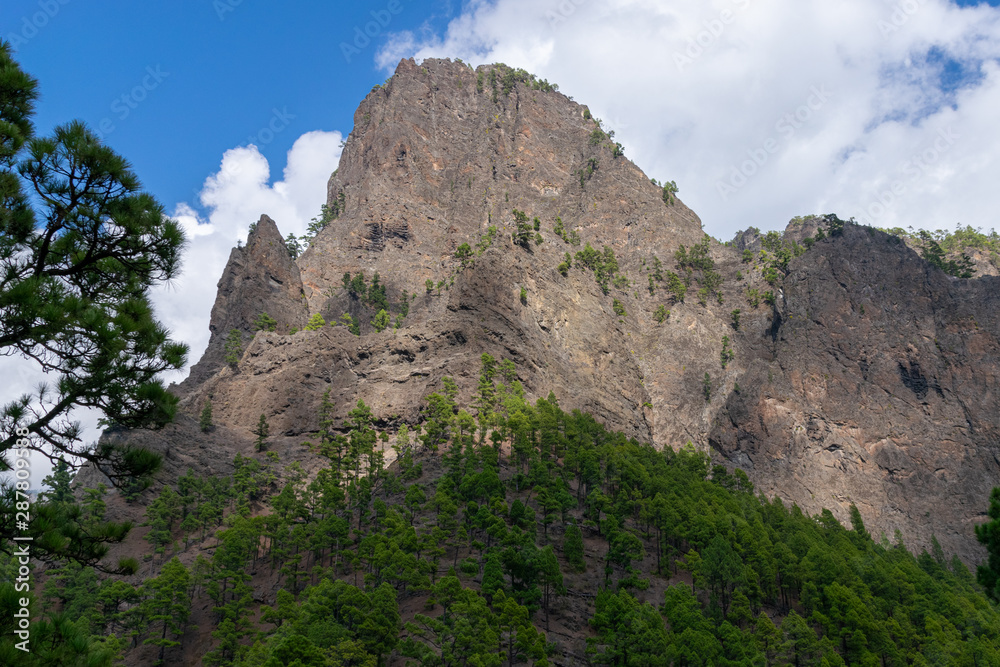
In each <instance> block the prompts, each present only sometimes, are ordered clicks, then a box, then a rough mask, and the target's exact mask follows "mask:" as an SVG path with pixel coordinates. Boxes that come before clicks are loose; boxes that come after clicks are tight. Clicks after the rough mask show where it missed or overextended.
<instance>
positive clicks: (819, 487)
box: [709, 226, 1000, 561]
mask: <svg viewBox="0 0 1000 667" xmlns="http://www.w3.org/2000/svg"><path fill="white" fill-rule="evenodd" d="M998 288H1000V280H998V279H997V278H996V277H994V276H984V277H982V278H978V279H975V280H958V279H955V278H950V277H948V276H946V275H945V274H944V273H942V272H941V271H939V270H937V269H935V268H933V267H931V266H930V265H929V264H927V263H926V262H924V261H923V260H922V259H920V258H919V257H918V256H917V255H916V253H915V252H913V250H911V249H909V248H908V247H907V246H906V245H904V244H903V243H901V242H900V240H899V239H898V238H896V237H894V236H890V235H887V234H884V233H882V232H877V231H874V230H868V229H864V228H858V227H852V226H848V227H847V228H846V229H845V233H844V235H843V236H842V237H839V238H835V239H832V240H829V241H825V242H821V243H817V244H816V246H815V247H814V248H813V249H812V250H810V251H809V252H808V253H806V254H805V255H803V256H801V257H799V258H798V259H796V260H793V264H792V266H791V273H790V274H789V276H788V277H787V278H786V279H785V282H784V294H783V298H782V299H780V300H779V302H778V303H777V304H776V309H775V317H776V322H777V326H776V327H775V329H774V343H773V352H772V355H773V356H772V357H771V360H769V359H766V358H761V359H760V360H758V361H755V362H754V363H752V364H751V365H750V368H749V369H748V370H747V372H746V374H745V375H744V376H743V377H741V378H740V380H739V384H740V391H739V392H733V393H731V394H730V395H729V397H728V399H727V401H726V408H725V410H724V412H723V414H722V415H720V418H719V420H718V422H717V424H716V426H715V427H714V428H713V429H712V432H711V434H710V436H709V441H710V443H711V445H712V446H713V447H714V448H715V449H716V450H718V451H719V452H720V453H722V454H723V455H724V456H725V457H726V458H728V460H729V461H730V462H732V463H733V464H735V465H738V466H740V467H743V468H744V469H746V470H747V471H748V472H749V473H750V474H751V477H752V478H753V479H754V480H755V481H756V482H757V484H758V486H759V487H760V489H761V490H762V491H764V492H765V493H768V494H774V495H779V496H782V497H783V498H787V499H791V500H794V501H795V502H797V503H799V505H801V506H802V508H803V509H804V510H807V511H809V512H818V511H819V510H820V509H821V508H822V507H829V508H830V509H832V510H833V511H834V513H835V514H836V515H837V516H838V518H840V519H841V520H847V517H848V508H849V506H850V503H852V502H853V503H855V504H856V505H857V506H858V508H859V509H860V510H861V514H862V516H863V518H864V519H865V521H866V524H867V527H868V528H869V530H870V531H871V532H872V534H874V535H876V536H877V535H878V534H879V531H883V532H885V533H886V534H887V536H888V537H889V538H890V539H891V538H892V536H893V534H894V531H895V530H897V529H898V530H900V531H901V533H902V535H903V537H904V539H905V540H906V541H907V543H909V544H911V546H917V547H920V546H926V545H927V543H928V542H929V539H930V536H931V534H936V536H937V538H938V539H939V541H940V542H941V543H942V545H943V546H944V548H945V550H946V551H954V552H956V553H958V554H959V555H960V556H962V557H963V558H965V559H967V560H970V561H974V560H978V557H979V551H978V547H976V546H975V540H974V537H973V525H974V523H976V522H977V520H978V519H979V518H980V517H983V516H984V515H985V508H986V505H987V503H986V499H987V498H988V497H989V493H990V490H991V488H992V487H993V486H995V485H997V483H998V481H1000V459H998V454H1000V437H998V436H1000V428H998V415H1000V382H998V368H1000V320H998V318H997V312H1000V310H998V309H1000V297H998Z"/></svg>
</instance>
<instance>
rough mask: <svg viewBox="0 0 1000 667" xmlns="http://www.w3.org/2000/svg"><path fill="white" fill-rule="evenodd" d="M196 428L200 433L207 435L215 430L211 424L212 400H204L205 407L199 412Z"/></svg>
mask: <svg viewBox="0 0 1000 667" xmlns="http://www.w3.org/2000/svg"><path fill="white" fill-rule="evenodd" d="M198 428H200V429H201V432H202V433H208V432H209V431H211V430H212V429H214V428H215V425H214V424H213V423H212V400H211V399H206V401H205V407H204V408H202V410H201V417H200V418H199V419H198Z"/></svg>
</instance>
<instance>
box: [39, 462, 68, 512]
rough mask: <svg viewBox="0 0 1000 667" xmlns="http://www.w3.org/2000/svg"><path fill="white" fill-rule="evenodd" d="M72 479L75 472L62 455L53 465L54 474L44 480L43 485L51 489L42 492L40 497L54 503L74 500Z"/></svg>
mask: <svg viewBox="0 0 1000 667" xmlns="http://www.w3.org/2000/svg"><path fill="white" fill-rule="evenodd" d="M72 481H73V473H72V472H71V470H70V467H69V464H68V463H66V459H65V458H63V457H62V456H60V457H59V460H58V461H56V464H55V466H53V467H52V474H51V475H49V476H47V477H46V478H45V479H43V480H42V486H46V487H48V489H49V490H48V491H46V492H45V493H44V494H42V496H41V498H40V499H41V500H46V501H48V502H53V503H68V502H73V490H72V489H71V488H70V483H71V482H72Z"/></svg>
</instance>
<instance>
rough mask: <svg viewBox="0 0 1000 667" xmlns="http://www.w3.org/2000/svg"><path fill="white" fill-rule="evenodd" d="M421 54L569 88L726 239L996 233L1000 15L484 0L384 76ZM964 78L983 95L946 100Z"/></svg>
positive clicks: (793, 4) (719, 1) (750, 3)
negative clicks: (957, 228) (828, 233)
mask: <svg viewBox="0 0 1000 667" xmlns="http://www.w3.org/2000/svg"><path fill="white" fill-rule="evenodd" d="M409 56H413V57H415V58H417V59H418V60H419V59H422V58H425V57H460V58H462V59H464V60H466V61H468V62H471V63H473V64H481V63H489V62H506V63H507V64H509V65H512V66H515V67H523V68H524V69H527V70H528V71H531V72H533V73H535V74H537V75H538V76H540V77H543V78H546V79H548V80H549V81H553V82H556V83H558V84H559V85H560V86H561V90H562V91H563V92H565V93H567V94H571V95H573V96H574V98H576V99H577V100H578V101H580V102H584V103H587V104H589V105H591V108H592V110H593V112H594V114H595V115H596V116H598V117H600V118H603V119H604V120H605V121H606V125H607V126H609V127H610V128H611V129H614V130H615V131H616V133H617V136H616V139H618V140H619V141H621V142H622V143H623V144H624V145H625V147H626V154H627V155H629V156H630V157H631V158H632V159H633V160H635V162H636V163H637V164H638V165H639V166H640V167H642V168H643V169H644V170H645V171H646V172H647V173H648V174H649V175H650V176H652V177H655V178H658V179H661V180H662V179H666V180H676V181H677V183H678V185H679V187H680V194H681V197H682V198H683V199H684V200H685V202H686V203H687V204H688V205H689V206H691V207H692V208H693V209H694V210H695V211H696V212H698V214H699V215H700V216H701V217H702V219H703V221H704V222H705V227H706V229H707V230H708V231H709V232H710V233H712V234H713V235H715V236H717V237H722V238H729V237H731V235H732V234H733V233H734V232H735V231H736V230H738V229H743V228H746V227H747V226H749V225H756V226H758V227H764V228H776V227H780V226H783V225H784V223H785V222H787V221H788V219H789V218H791V217H792V216H794V215H799V214H803V213H826V212H836V213H838V214H840V215H841V216H842V217H849V216H855V217H857V218H858V219H859V220H861V219H866V220H868V221H870V222H871V223H873V224H876V225H878V226H904V227H906V226H910V225H914V226H917V227H928V228H940V227H953V226H954V225H955V224H956V223H958V222H961V223H962V224H972V225H974V226H983V227H986V228H989V227H991V226H993V224H994V220H995V216H994V213H993V211H994V209H995V205H994V204H993V202H992V199H993V198H994V197H995V195H994V194H993V193H994V192H995V186H994V184H993V182H992V181H994V180H995V174H996V173H997V166H998V165H997V158H996V157H995V156H997V155H1000V126H997V124H996V123H995V121H994V120H993V118H994V117H995V110H996V109H997V108H998V107H997V102H1000V88H998V84H1000V68H998V67H997V65H996V64H995V61H996V60H997V59H998V57H1000V10H997V9H996V8H991V7H989V6H987V5H980V6H978V7H966V8H959V7H958V6H957V5H955V4H953V3H950V2H946V1H945V0H901V1H900V2H881V3H879V2H870V1H869V0H842V1H841V2H836V3H823V2H803V1H802V0H771V1H770V2H767V3H765V2H762V1H761V0H711V1H709V2H705V1H702V0H677V1H675V2H671V3H661V2H656V1H654V0H608V1H606V2H594V1H593V0H551V1H550V2H538V1H537V0H496V1H495V2H486V1H485V0H474V1H473V2H471V3H469V4H468V5H467V6H466V8H465V10H464V11H463V13H462V14H461V15H460V16H459V17H457V18H456V19H454V20H453V21H452V22H451V23H450V24H449V26H448V28H447V31H446V32H445V34H443V35H434V34H427V32H426V31H424V32H423V33H421V34H419V35H414V34H412V33H400V34H397V35H392V36H390V39H389V41H388V43H387V44H386V46H385V47H383V49H382V50H381V51H380V52H379V54H378V55H377V56H376V63H377V64H378V65H379V66H380V67H383V68H391V67H394V66H395V64H396V62H398V60H399V59H400V58H402V57H409ZM946 62H954V63H959V64H961V66H962V67H964V68H965V71H966V72H974V71H976V70H977V69H978V70H979V72H980V77H979V79H978V81H973V80H972V79H966V80H965V81H964V84H965V85H964V86H962V87H959V88H958V89H957V90H952V89H951V88H950V87H949V86H946V85H939V84H940V82H941V76H942V73H943V72H948V71H949V70H948V69H947V68H946ZM816 91H822V92H823V94H822V95H817V94H816ZM796 114H798V118H796ZM942 136H946V137H950V139H951V140H950V143H948V142H946V141H944V140H942V139H941V137H942ZM935 142H937V149H936V148H935ZM768 149H770V150H768ZM938 149H943V150H938ZM761 150H764V154H762V153H761V152H760V151H761ZM921 155H923V157H924V158H928V159H922V160H921V164H919V165H918V164H916V162H914V161H913V160H912V158H913V156H921ZM754 158H757V159H756V161H755V160H754ZM765 158H766V159H765ZM907 161H910V162H909V164H908V163H907ZM758 163H760V164H758ZM734 170H735V174H734ZM741 170H742V172H743V173H741ZM748 174H749V175H748ZM991 177H992V178H991ZM720 184H721V185H720ZM725 186H729V187H728V188H727V187H725ZM894 189H895V191H894ZM880 199H881V201H880ZM883 201H885V202H888V205H884V204H883V203H882V202H883Z"/></svg>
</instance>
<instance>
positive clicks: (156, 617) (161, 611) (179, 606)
mask: <svg viewBox="0 0 1000 667" xmlns="http://www.w3.org/2000/svg"><path fill="white" fill-rule="evenodd" d="M190 580H191V577H190V574H189V573H188V570H187V568H186V567H184V565H183V564H182V563H181V562H180V560H178V559H177V557H176V556H174V557H173V558H172V559H171V560H170V561H169V562H168V563H167V564H166V565H164V566H163V570H162V571H161V572H160V576H158V577H155V578H153V579H150V580H149V581H147V582H146V584H145V588H146V589H147V590H149V591H151V592H152V594H153V595H152V597H150V598H149V599H147V600H146V601H144V602H143V608H144V612H145V615H146V618H148V619H149V621H150V622H151V623H154V624H155V623H157V622H162V623H163V628H162V631H161V632H160V636H159V637H156V636H155V635H154V636H153V637H150V638H148V639H146V641H145V642H143V643H145V644H153V645H155V646H159V647H160V653H159V657H158V660H157V664H163V654H164V652H165V651H166V649H168V648H170V647H172V646H180V642H179V641H177V640H176V638H177V637H180V636H181V635H183V634H184V624H185V622H186V621H187V617H188V614H190V612H191V598H190V597H188V584H189V583H190Z"/></svg>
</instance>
